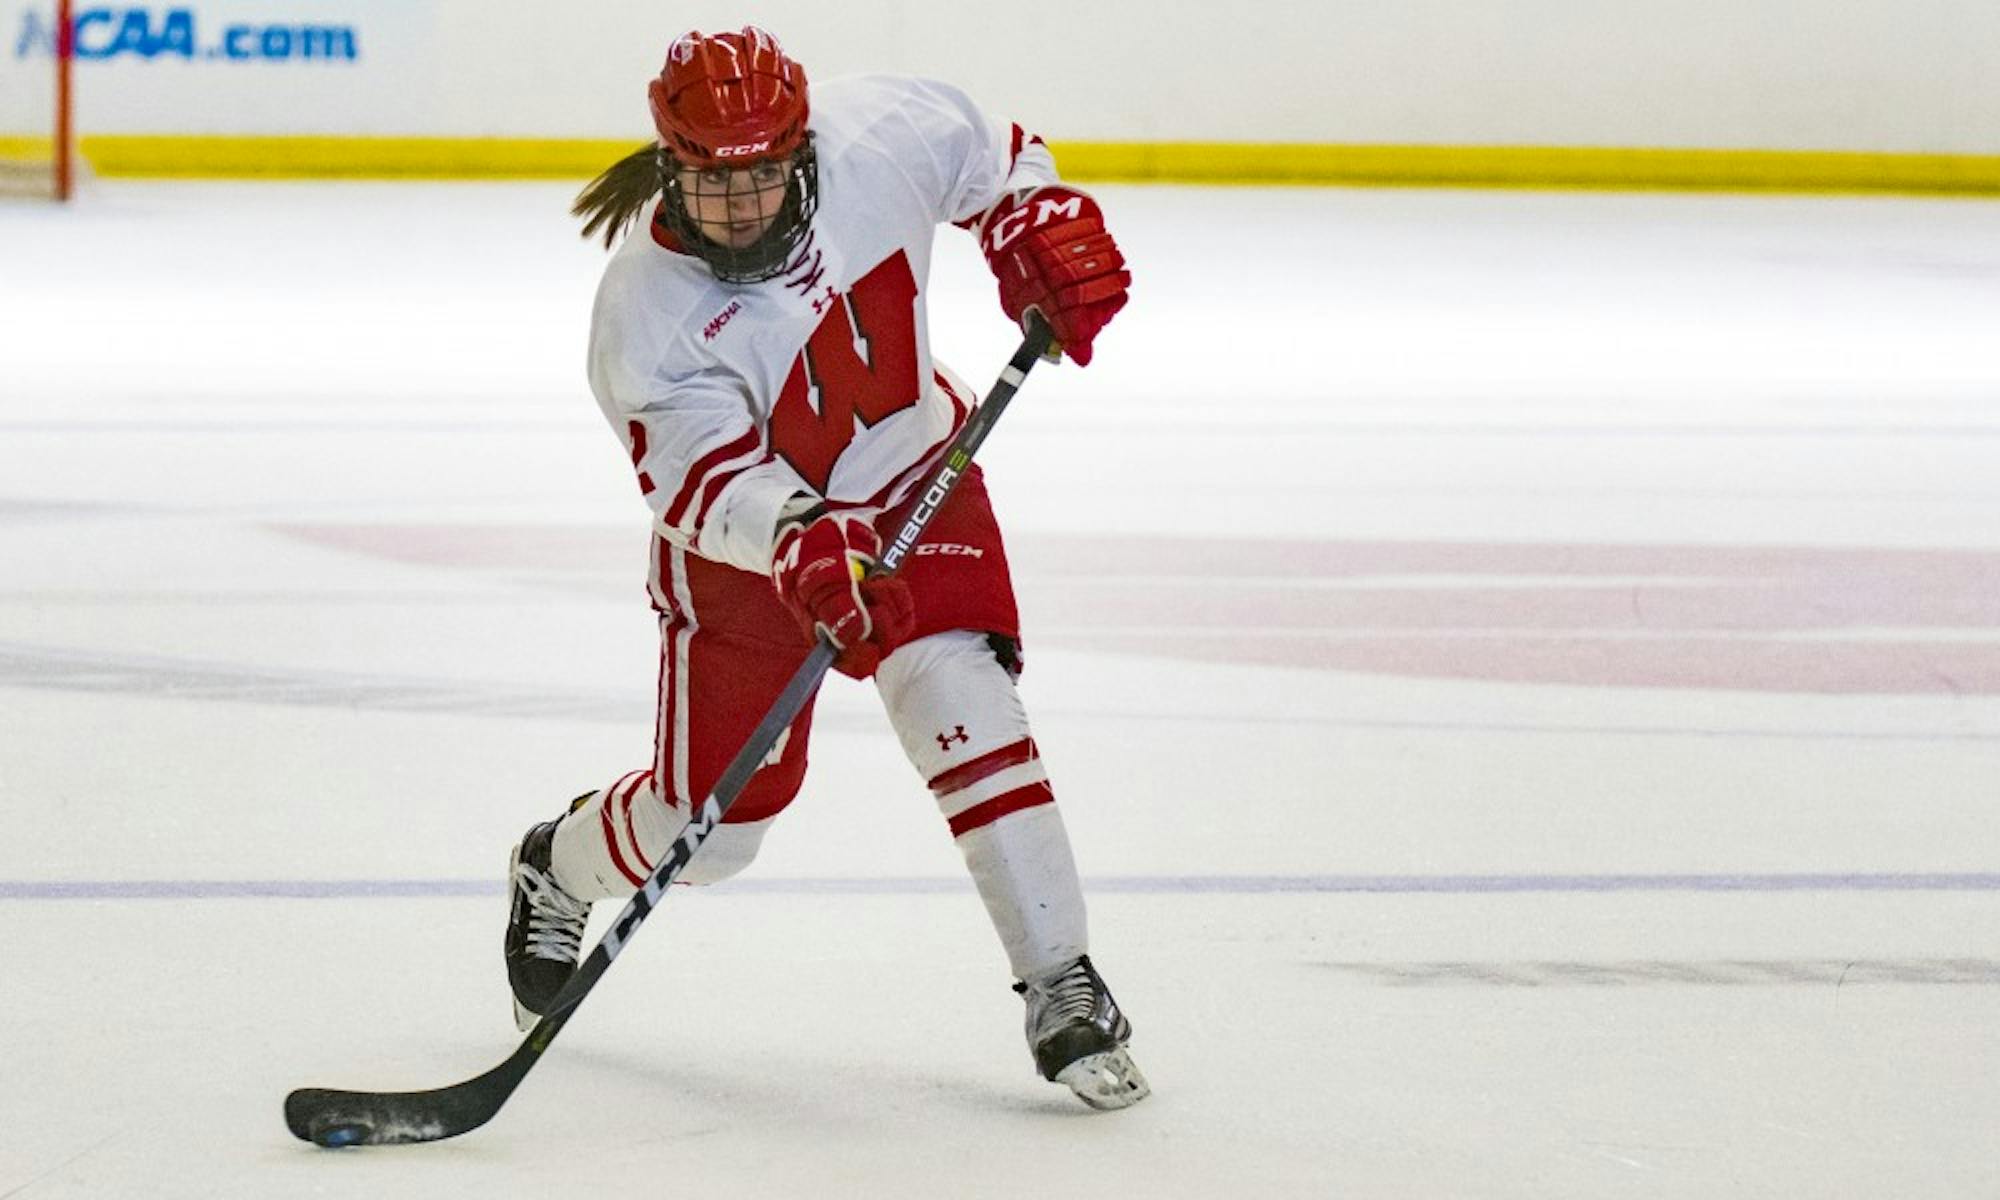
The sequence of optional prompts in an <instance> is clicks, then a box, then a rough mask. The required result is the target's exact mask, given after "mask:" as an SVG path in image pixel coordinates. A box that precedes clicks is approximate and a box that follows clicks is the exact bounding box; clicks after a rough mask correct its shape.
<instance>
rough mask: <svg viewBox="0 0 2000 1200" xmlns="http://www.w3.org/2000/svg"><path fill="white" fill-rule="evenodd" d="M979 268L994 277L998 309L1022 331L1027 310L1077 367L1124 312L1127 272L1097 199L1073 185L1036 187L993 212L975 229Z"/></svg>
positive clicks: (1087, 361) (1129, 281)
mask: <svg viewBox="0 0 2000 1200" xmlns="http://www.w3.org/2000/svg"><path fill="white" fill-rule="evenodd" d="M979 246H980V248H981V249H982V250H984V251H985V252H986V265H987V266H989V267H991V268H993V273H994V274H995V275H997V276H999V277H1000V307H1001V308H1002V309H1004V310H1005V311H1006V313H1007V315H1008V317H1010V318H1012V319H1013V320H1014V321H1016V322H1018V323H1019V324H1020V325H1021V327H1022V328H1023V329H1025V328H1027V321H1026V316H1027V312H1028V310H1029V309H1031V308H1032V309H1035V310H1036V311H1038V312H1040V313H1041V314H1042V317H1043V319H1044V320H1046V321H1048V323H1049V328H1050V329H1052V330H1054V331H1055V335H1056V341H1057V343H1058V344H1060V345H1061V346H1062V348H1063V350H1064V351H1065V352H1066V353H1067V354H1068V355H1069V356H1070V357H1071V358H1072V359H1075V360H1076V365H1077V366H1079V367H1082V366H1088V365H1089V364H1090V342H1091V339H1092V338H1095V337H1096V336H1097V331H1098V330H1100V329H1102V328H1104V327H1105V325H1106V324H1108V323H1109V322H1110V320H1111V318H1112V316H1113V314H1115V313H1117V311H1118V310H1119V309H1121V308H1123V307H1125V298H1126V296H1125V292H1126V289H1127V288H1129V287H1131V286H1132V273H1131V272H1130V271H1127V270H1126V269H1125V256H1124V255H1123V254H1120V253H1119V252H1118V244H1117V243H1116V242H1114V241H1112V240H1111V235H1110V234H1108V233H1106V232H1105V231H1104V213H1103V212H1102V211H1101V210H1100V209H1099V208H1098V207H1097V201H1095V200H1092V199H1091V198H1090V197H1088V196H1086V195H1084V194H1083V193H1082V192H1079V191H1077V190H1075V189H1074V188H1066V187H1062V186H1059V185H1058V186H1052V187H1042V188H1036V189H1035V190H1034V191H1032V192H1029V193H1028V194H1027V195H1026V196H1020V197H1016V196H1009V197H1007V198H1006V199H1004V200H1002V201H1001V202H1000V203H999V204H997V205H995V206H994V207H993V211H991V212H990V213H988V214H987V215H986V221H985V223H984V224H982V225H981V226H980V228H979Z"/></svg>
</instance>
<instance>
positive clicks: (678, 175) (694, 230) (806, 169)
mask: <svg viewBox="0 0 2000 1200" xmlns="http://www.w3.org/2000/svg"><path fill="white" fill-rule="evenodd" d="M659 157H660V178H661V181H662V184H663V188H664V191H665V195H666V204H665V205H664V207H663V208H662V211H661V215H662V219H663V220H664V222H665V223H666V226H667V228H668V229H670V230H671V231H672V232H673V234H674V236H675V237H677V238H679V239H680V241H681V245H682V246H683V247H684V248H685V249H686V250H687V251H688V252H689V253H691V254H694V255H696V256H697V257H699V258H700V259H701V260H702V261H703V262H705V263H707V264H708V269H709V270H710V271H711V272H713V273H714V275H715V277H716V278H717V279H720V280H722V281H723V282H724V283H762V282H763V281H765V280H767V279H775V278H777V277H778V276H779V275H782V274H784V273H785V268H786V267H787V266H789V265H790V264H791V262H792V260H793V258H794V256H795V254H796V252H797V251H798V249H799V247H800V246H801V245H802V244H803V243H804V241H805V239H806V234H807V231H808V229H809V228H810V226H811V225H812V218H813V213H814V212H815V211H816V210H817V209H818V208H819V161H818V158H817V157H816V156H815V154H814V153H813V136H812V134H811V133H807V134H805V135H804V137H803V138H801V139H800V141H799V144H798V146H797V147H795V148H794V149H793V150H792V152H791V154H790V155H789V156H787V157H786V158H785V159H784V160H783V162H784V166H785V179H784V185H783V186H784V189H785V198H784V201H783V203H782V204H781V205H780V207H779V209H778V212H777V214H776V215H775V216H774V217H773V218H772V219H771V224H770V226H769V228H767V229H765V230H764V232H763V234H761V235H760V236H759V237H758V238H757V240H756V241H754V242H751V243H750V244H748V245H746V246H731V245H729V244H727V243H726V242H720V241H716V240H715V239H713V238H710V237H709V236H708V235H707V234H705V233H703V232H702V229H701V222H700V220H699V209H698V205H699V203H700V202H701V201H703V200H708V201H710V202H711V203H714V202H716V201H720V202H721V204H720V207H721V211H725V212H727V211H728V208H727V205H728V204H729V203H730V201H731V200H732V199H734V198H735V197H737V196H741V195H745V194H749V193H753V192H756V191H760V190H762V189H759V188H757V187H756V186H755V185H754V184H752V183H750V182H749V180H748V177H747V172H748V170H749V169H753V168H754V166H755V165H756V164H746V166H745V167H741V168H736V169H725V168H716V167H702V166H697V165H695V164H693V163H685V162H682V161H681V160H679V159H677V158H675V157H674V154H673V152H672V151H671V150H669V149H667V148H666V147H664V146H662V147H660V150H659ZM766 161H769V160H766ZM683 172H687V173H690V174H691V175H692V178H691V179H687V178H684V177H683ZM716 174H721V175H723V176H724V178H723V179H721V180H719V181H717V180H711V179H710V178H708V177H709V176H713V175H716ZM690 184H692V187H691V188H690V186H689V185H690ZM760 207H761V206H760Z"/></svg>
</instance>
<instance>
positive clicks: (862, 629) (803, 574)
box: [771, 513, 916, 679]
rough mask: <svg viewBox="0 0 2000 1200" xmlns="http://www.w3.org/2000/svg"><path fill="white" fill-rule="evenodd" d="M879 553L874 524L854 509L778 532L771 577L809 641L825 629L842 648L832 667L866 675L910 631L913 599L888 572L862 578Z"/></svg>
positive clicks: (772, 558) (899, 581) (914, 615)
mask: <svg viewBox="0 0 2000 1200" xmlns="http://www.w3.org/2000/svg"><path fill="white" fill-rule="evenodd" d="M881 552H882V541H881V539H880V538H878V537H876V536H875V528H874V526H872V525H870V524H869V523H868V522H867V521H866V520H864V519H863V518H861V517H860V516H857V515H855V514H853V513H826V514H824V515H822V516H820V517H818V518H816V519H814V520H812V521H811V522H801V523H797V524H793V525H788V526H786V527H785V528H783V529H782V530H780V531H779V532H778V542H777V548H776V550H775V552H774V553H773V554H772V556H771V583H772V584H773V586H775V587H776V588H777V589H778V598H779V599H780V600H783V601H784V602H785V606H786V607H787V608H790V609H791V610H792V613H793V615H794V616H796V617H798V619H799V625H800V626H801V627H802V628H803V629H804V630H805V632H806V639H807V640H808V641H812V640H816V639H817V638H818V636H819V634H820V632H821V631H822V630H824V631H825V633H826V635H827V636H828V637H830V638H832V639H833V644H834V645H836V646H838V647H840V657H839V658H836V659H834V660H833V665H834V669H835V670H838V671H839V672H840V673H841V674H843V675H851V676H853V677H854V678H856V679H866V678H868V677H869V676H870V675H873V674H874V673H875V668H876V666H877V665H879V664H880V663H881V661H882V656H883V655H885V654H887V653H889V652H890V651H891V650H894V649H895V648H896V647H897V646H898V645H900V644H901V643H902V642H903V640H904V639H905V638H908V637H909V636H910V628H911V626H912V625H913V624H914V623H915V618H916V604H915V603H914V602H913V601H912V600H911V599H910V588H909V585H908V584H906V583H904V582H903V581H902V580H900V579H897V578H895V577H893V576H887V575H884V576H875V577H864V572H865V571H866V570H867V569H868V568H869V567H871V566H873V565H874V564H875V559H876V557H877V556H878V555H880V554H881Z"/></svg>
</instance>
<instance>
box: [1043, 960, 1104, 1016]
mask: <svg viewBox="0 0 2000 1200" xmlns="http://www.w3.org/2000/svg"><path fill="white" fill-rule="evenodd" d="M1040 990H1041V992H1042V994H1043V996H1045V997H1046V1000H1045V1004H1046V1007H1045V1008H1044V1009H1043V1013H1044V1016H1043V1018H1042V1024H1043V1027H1044V1028H1048V1027H1051V1026H1058V1025H1067V1024H1069V1023H1070V1022H1072V1021H1088V1020H1090V1019H1091V1017H1092V1015H1093V1014H1095V1013H1096V1011H1097V986H1096V984H1094V983H1093V982H1092V981H1091V978H1090V970H1089V968H1087V967H1085V966H1084V965H1083V963H1082V962H1080V961H1079V962H1078V963H1077V964H1076V965H1075V966H1073V967H1071V968H1070V969H1069V970H1067V971H1064V972H1063V973H1062V974H1061V975H1058V976H1057V977H1056V978H1054V979H1052V980H1050V981H1049V982H1048V983H1046V984H1044V985H1043V986H1042V988H1041V989H1040Z"/></svg>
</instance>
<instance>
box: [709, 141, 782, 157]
mask: <svg viewBox="0 0 2000 1200" xmlns="http://www.w3.org/2000/svg"><path fill="white" fill-rule="evenodd" d="M770 148H771V143H769V142H751V143H750V144H749V145H747V146H718V147H716V150H715V157H717V158H745V157H748V156H749V155H752V154H762V153H764V152H765V151H766V150H769V149H770Z"/></svg>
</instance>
